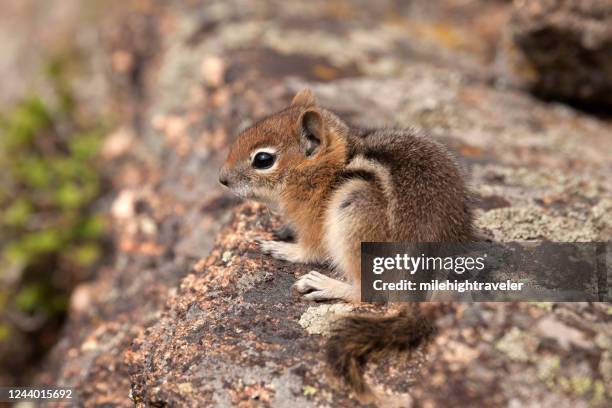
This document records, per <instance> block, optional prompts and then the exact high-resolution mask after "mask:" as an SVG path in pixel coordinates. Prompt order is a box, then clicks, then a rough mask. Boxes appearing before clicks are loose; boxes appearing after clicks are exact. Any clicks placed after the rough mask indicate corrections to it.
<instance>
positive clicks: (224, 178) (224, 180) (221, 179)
mask: <svg viewBox="0 0 612 408" xmlns="http://www.w3.org/2000/svg"><path fill="white" fill-rule="evenodd" d="M219 183H221V184H223V185H224V186H225V187H227V186H228V185H229V180H228V179H227V177H225V176H219Z"/></svg>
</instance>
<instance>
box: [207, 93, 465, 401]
mask: <svg viewBox="0 0 612 408" xmlns="http://www.w3.org/2000/svg"><path fill="white" fill-rule="evenodd" d="M219 180H220V182H221V183H222V184H224V185H225V186H227V187H228V188H230V189H231V190H232V191H233V192H234V193H236V194H237V195H239V196H241V197H243V198H247V199H254V200H258V201H260V202H263V203H265V204H267V205H269V206H271V207H273V208H275V209H277V210H278V211H280V213H281V214H282V215H283V216H284V217H285V218H286V220H287V222H288V225H289V227H290V230H292V231H293V232H294V234H295V242H281V241H262V242H260V245H261V248H262V250H263V251H264V252H266V253H269V254H271V255H272V256H274V257H275V258H279V259H283V260H286V261H289V262H304V263H309V262H329V263H330V264H331V265H332V266H333V267H334V268H335V269H336V270H337V271H339V272H340V273H341V274H342V276H343V277H344V281H340V280H336V279H333V278H331V277H328V276H326V275H323V274H321V273H319V272H316V271H312V272H310V273H308V274H306V275H304V276H302V277H301V278H300V279H298V280H297V282H296V283H295V285H294V287H295V289H296V290H297V291H298V292H300V293H302V294H303V296H304V297H305V298H307V299H309V300H316V301H321V300H329V299H342V300H345V301H349V302H359V300H360V281H361V275H360V273H361V271H360V248H361V247H360V245H361V242H362V241H368V242H466V241H470V240H472V239H473V236H474V234H473V222H472V213H471V209H470V194H469V191H468V189H467V187H466V185H465V183H464V178H463V175H462V172H461V170H460V168H459V166H458V165H457V162H456V160H455V159H454V157H453V156H452V155H451V154H450V153H449V152H448V151H447V150H446V149H445V148H444V147H443V146H442V145H440V144H439V143H437V142H436V141H434V140H432V139H431V138H429V137H428V136H427V135H423V134H421V133H420V132H417V131H415V130H411V129H388V128H382V129H357V128H353V127H351V126H350V125H348V124H347V123H345V122H344V121H343V120H341V119H340V118H339V117H338V116H337V115H335V114H334V113H332V112H331V111H329V110H327V109H324V108H322V107H320V106H318V105H317V103H316V102H315V98H314V95H313V94H312V92H311V91H309V90H307V89H306V90H303V91H301V92H299V93H298V94H297V95H296V96H295V97H294V98H293V101H292V103H291V105H290V106H289V107H288V108H286V109H284V110H282V111H280V112H277V113H275V114H272V115H270V116H268V117H266V118H263V119H261V120H260V121H258V122H257V123H255V124H254V125H253V126H251V127H249V128H248V129H246V130H244V131H243V132H242V133H241V134H240V135H239V137H238V139H237V140H236V142H235V143H234V144H233V146H231V149H230V152H229V155H228V158H227V160H226V162H225V164H224V166H223V167H222V169H221V171H220V175H219ZM287 231H288V230H285V231H284V232H283V235H287ZM415 310H418V309H415V308H410V307H404V308H403V309H402V310H401V311H400V313H399V314H397V315H396V316H394V317H391V318H382V319H380V318H374V317H371V316H349V317H347V318H346V319H344V321H342V322H340V324H339V325H338V327H337V328H336V331H335V333H334V335H333V336H332V337H331V339H330V341H329V343H328V350H327V356H328V360H329V361H330V363H331V366H332V368H333V370H334V372H335V373H336V374H337V375H339V376H341V377H343V378H344V379H345V380H347V381H348V383H349V384H350V385H351V387H352V388H353V390H354V391H356V392H357V394H358V395H359V396H361V397H362V400H364V399H367V395H368V394H370V393H371V392H370V389H369V388H368V386H367V385H366V384H365V382H364V381H363V376H362V372H363V368H364V366H365V363H366V362H367V360H368V358H369V357H371V356H372V355H377V354H380V353H381V352H384V350H404V349H406V348H409V347H413V346H416V344H418V342H419V339H420V338H422V337H423V335H424V334H427V333H428V332H429V331H430V329H428V328H427V325H426V323H425V322H424V320H423V319H422V318H421V317H420V316H419V315H415V313H414V311H415Z"/></svg>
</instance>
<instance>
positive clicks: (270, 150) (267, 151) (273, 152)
mask: <svg viewBox="0 0 612 408" xmlns="http://www.w3.org/2000/svg"><path fill="white" fill-rule="evenodd" d="M261 153H264V154H265V155H267V156H270V157H269V160H271V164H270V166H269V167H265V163H263V164H262V165H263V166H262V167H256V166H255V160H256V158H257V155H259V154H261ZM277 156H278V154H277V153H276V149H274V148H272V147H263V148H261V149H257V150H255V151H254V152H253V153H251V156H250V161H251V167H253V168H254V169H255V170H257V171H259V172H268V171H271V170H272V169H274V168H275V167H276V163H277V162H278V157H277Z"/></svg>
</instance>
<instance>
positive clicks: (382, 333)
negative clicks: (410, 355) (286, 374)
mask: <svg viewBox="0 0 612 408" xmlns="http://www.w3.org/2000/svg"><path fill="white" fill-rule="evenodd" d="M433 331H434V328H433V325H432V324H431V322H430V320H429V319H428V318H426V317H425V316H423V315H422V314H421V313H420V311H419V309H418V307H417V306H416V305H414V304H410V305H405V306H403V307H402V308H401V309H400V312H399V313H398V314H397V315H395V316H390V317H380V316H372V315H355V316H347V317H343V318H341V319H340V320H339V321H338V322H337V325H336V326H335V328H334V330H333V332H332V335H331V337H330V338H329V340H328V342H327V350H326V357H327V363H328V364H329V366H330V368H331V370H332V372H333V374H334V375H336V376H337V377H339V378H341V379H342V380H344V381H345V382H346V383H347V384H348V385H349V386H350V387H351V389H352V390H353V392H355V394H356V395H357V396H358V397H359V398H360V399H362V400H368V399H371V397H372V396H373V393H372V390H371V388H370V387H369V386H368V384H366V382H365V379H364V377H363V375H364V371H365V367H366V365H367V363H368V361H370V360H374V359H378V358H380V357H383V356H385V355H387V354H389V353H392V352H403V351H408V350H412V349H414V348H416V347H418V346H419V345H420V344H421V343H422V342H423V341H424V340H426V339H428V338H429V337H430V336H431V335H432V334H433Z"/></svg>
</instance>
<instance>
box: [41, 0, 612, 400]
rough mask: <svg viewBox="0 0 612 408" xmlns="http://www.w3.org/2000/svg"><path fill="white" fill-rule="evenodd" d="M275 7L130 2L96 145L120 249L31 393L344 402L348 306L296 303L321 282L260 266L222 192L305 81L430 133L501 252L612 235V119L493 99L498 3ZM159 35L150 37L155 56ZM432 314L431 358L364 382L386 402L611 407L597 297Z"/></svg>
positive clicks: (239, 214)
mask: <svg viewBox="0 0 612 408" xmlns="http://www.w3.org/2000/svg"><path fill="white" fill-rule="evenodd" d="M141 3H142V4H147V2H141ZM286 3H287V2H275V1H274V2H255V1H235V0H234V1H220V2H210V3H206V4H205V5H201V4H196V5H190V4H189V2H185V4H181V5H180V6H179V5H173V6H171V7H162V6H160V5H158V4H154V5H150V6H149V7H144V6H142V4H141V5H140V7H141V8H140V9H139V10H140V11H139V12H138V13H140V14H138V13H136V15H132V16H131V18H130V19H129V21H130V22H131V23H129V29H126V30H127V31H125V32H124V31H122V30H121V29H120V28H117V32H118V34H117V36H118V37H121V36H127V37H128V38H130V39H131V40H132V41H131V42H128V43H127V45H126V44H125V43H121V44H118V45H116V46H113V47H111V55H115V57H116V58H117V59H118V61H119V62H121V61H123V60H124V59H125V58H127V57H126V55H128V56H131V57H132V58H134V61H133V62H134V64H135V65H134V66H133V67H132V68H133V70H127V71H126V70H122V67H123V68H125V67H124V65H122V64H121V63H118V65H117V67H115V68H116V71H115V72H114V73H113V75H114V81H115V82H114V83H115V85H117V84H120V85H121V87H123V88H126V89H133V91H132V94H131V95H130V96H129V98H128V102H130V101H131V102H130V106H132V107H133V106H135V105H137V106H138V110H137V111H136V112H133V113H134V126H133V127H132V128H126V130H125V132H124V133H123V134H121V133H116V134H114V137H113V138H109V140H110V141H109V142H108V143H109V147H108V150H106V151H107V152H110V153H109V160H112V163H113V165H115V166H116V169H117V175H116V177H115V180H114V187H115V188H116V190H117V191H118V194H117V195H116V197H114V198H113V204H112V206H111V214H112V218H113V225H114V233H113V234H114V239H115V242H116V243H117V254H116V258H115V260H114V262H113V264H112V265H109V266H108V267H107V268H106V269H105V270H103V271H101V272H100V274H99V278H98V279H97V280H96V281H94V282H91V283H88V284H87V285H83V286H82V287H81V288H79V290H77V292H76V294H75V296H74V299H73V308H72V310H71V318H70V322H69V324H68V326H67V328H66V334H65V336H64V338H63V340H62V341H61V342H60V343H59V344H58V346H57V347H56V349H55V350H54V352H53V353H52V355H51V357H50V359H49V367H48V370H47V371H46V373H45V374H43V375H42V376H41V382H46V383H58V384H60V385H66V386H74V387H76V389H77V390H78V393H79V394H80V395H81V397H82V398H83V401H84V405H86V406H108V405H112V406H132V405H133V404H134V403H135V402H136V403H138V404H140V405H151V406H157V405H166V404H167V405H176V406H180V405H185V404H188V405H194V406H197V405H199V406H208V405H212V406H234V405H241V406H278V407H285V406H313V405H315V406H355V405H356V402H355V400H354V399H353V398H352V396H351V395H349V393H348V392H347V390H346V389H345V388H344V387H343V386H342V385H341V384H337V383H334V382H333V381H332V382H330V381H331V380H330V378H329V377H327V375H326V373H325V370H324V365H323V363H322V360H321V359H322V351H321V345H322V344H323V342H324V336H325V333H326V327H327V325H328V320H329V319H330V317H333V316H335V315H337V314H338V313H341V312H343V311H344V309H343V307H341V306H333V307H331V309H330V306H329V305H315V304H311V303H307V302H304V301H303V300H301V299H299V298H298V297H296V296H294V295H293V294H292V293H291V291H290V286H291V284H292V283H293V282H294V280H295V278H296V276H299V275H300V274H302V273H304V272H306V271H308V270H310V269H312V268H316V269H318V270H322V271H323V270H324V269H325V268H324V267H321V266H305V265H288V264H285V263H283V262H280V261H275V260H273V259H271V258H269V257H266V256H263V255H261V254H260V253H259V252H258V251H257V249H256V247H255V245H254V242H253V239H254V238H256V237H270V236H271V234H272V231H273V229H274V228H275V227H277V226H278V225H279V224H278V220H277V219H275V218H273V217H271V216H270V214H269V213H268V212H267V211H266V210H263V209H262V208H260V207H259V206H257V205H253V204H242V205H241V206H239V207H237V208H235V209H232V208H233V207H234V206H235V204H236V201H235V200H234V199H233V198H231V197H229V196H228V195H226V194H225V193H224V192H223V191H221V190H220V189H219V187H218V186H217V182H216V179H217V177H216V171H217V168H218V166H219V164H220V163H221V161H222V160H223V158H224V148H225V147H226V146H227V145H228V144H229V143H230V142H231V141H232V139H233V137H234V135H235V134H236V133H237V131H238V130H239V129H240V128H242V127H244V126H246V125H248V124H249V123H251V121H252V120H253V119H255V118H257V117H259V116H261V115H264V114H266V113H270V112H272V111H274V110H275V109H278V108H281V107H283V106H284V105H286V104H287V103H288V102H289V101H290V99H291V97H292V95H293V93H294V92H295V91H296V90H298V89H300V88H301V87H303V86H306V85H308V86H309V87H311V88H313V89H314V91H315V93H316V94H317V96H318V98H319V100H320V101H321V103H322V104H323V105H324V106H327V107H329V108H332V109H334V110H336V111H338V112H339V113H340V114H342V115H343V116H345V117H346V118H347V119H349V120H351V121H354V122H356V123H368V124H370V125H371V124H386V125H398V126H417V127H422V128H425V129H428V130H429V132H430V133H431V135H432V137H434V138H437V139H438V140H440V141H442V142H443V143H446V144H447V145H449V146H450V147H451V148H452V149H454V150H455V151H456V152H457V153H458V154H459V155H460V156H461V157H463V158H464V159H465V160H464V164H465V165H466V167H467V169H468V171H469V173H470V174H471V180H472V184H473V188H474V190H475V192H476V193H477V194H478V196H479V197H480V200H479V204H478V206H479V209H478V225H479V227H480V228H481V229H482V230H483V231H484V232H485V233H486V234H488V235H489V236H491V237H493V238H494V239H498V240H521V239H552V240H568V241H574V240H596V239H602V240H607V239H610V237H611V236H612V224H611V220H612V217H610V214H611V212H612V201H611V199H610V197H611V194H610V193H611V191H612V180H610V178H609V174H610V173H611V172H612V163H611V162H610V159H609V158H610V157H612V151H611V147H610V143H609V139H610V136H611V135H612V125H611V124H610V123H609V122H605V121H602V120H598V119H595V118H593V117H590V116H588V115H585V114H584V113H580V112H577V111H574V110H572V109H570V108H568V107H565V106H562V105H557V104H545V103H542V102H540V101H538V100H536V99H534V98H532V97H531V96H529V95H525V94H523V93H521V92H519V91H507V90H498V89H495V88H493V87H491V85H490V81H489V78H490V76H489V74H488V72H487V71H488V68H486V67H487V63H488V62H491V59H492V50H493V49H494V46H495V43H496V39H497V38H498V34H499V33H498V31H496V30H495V29H494V28H491V26H490V24H492V23H491V22H492V21H495V22H500V21H504V19H505V17H506V16H507V14H505V13H504V10H507V7H508V5H507V4H505V2H488V1H486V2H479V1H477V2H473V3H474V4H473V5H472V6H470V7H464V8H461V7H460V6H455V7H457V8H459V9H461V10H462V12H463V13H464V14H462V18H460V19H459V21H461V22H462V23H457V24H456V25H455V26H453V28H452V29H451V28H448V26H447V25H445V24H448V22H449V21H454V20H450V17H448V16H446V15H445V13H449V15H450V14H451V11H452V12H453V13H455V14H453V16H454V17H453V18H456V17H457V14H456V10H451V11H449V9H452V8H453V6H452V5H453V4H455V2H437V1H436V2H433V3H435V5H437V4H438V3H440V5H441V6H440V7H439V8H435V7H433V6H432V7H429V6H427V5H424V2H423V3H422V2H414V3H420V4H423V5H421V6H418V7H417V6H414V5H412V6H404V7H403V8H402V7H399V6H397V5H396V4H395V2H380V5H379V7H374V8H372V7H371V6H370V7H368V4H372V2H365V1H364V2H354V3H350V4H347V3H344V2H327V1H305V2H291V6H288V5H286ZM377 3H378V2H377ZM459 3H462V2H459ZM410 4H413V3H410ZM470 4H471V3H470ZM432 9H435V11H432ZM479 13H482V15H483V16H486V18H485V17H481V18H477V17H475V16H476V15H478V14H479ZM347 15H350V16H351V17H352V18H351V19H347V18H346V16H347ZM389 15H392V16H395V17H393V18H391V17H389ZM398 16H399V17H398ZM414 16H420V17H419V19H417V20H416V21H415V17H414ZM134 21H137V22H138V23H134ZM474 21H477V22H478V24H471V23H473V22H474ZM418 23H420V24H421V25H419V24H418ZM493 25H494V26H495V24H493ZM151 26H154V27H157V28H158V31H155V32H156V34H155V36H157V37H155V36H153V37H154V38H159V40H160V41H159V43H158V44H157V43H155V44H153V45H152V47H151V48H147V47H146V45H147V44H146V43H145V44H143V42H142V39H143V38H150V37H151V35H152V34H151V32H150V31H147V30H150V27H151ZM473 27H478V28H476V29H474V28H473ZM142 30H144V31H142ZM126 32H127V33H129V35H128V34H126ZM373 36H375V38H376V39H377V40H376V42H372V41H370V38H371V37H373ZM424 44H425V45H424ZM120 45H121V46H120ZM149 45H151V44H149ZM157 47H158V48H157ZM117 53H119V54H117ZM117 55H118V56H117ZM124 57H125V58H124ZM122 58H123V59H122ZM128 59H129V58H128ZM140 59H144V61H146V63H145V64H144V65H141V64H143V62H142V61H140ZM139 61H140V62H139ZM407 61H408V62H409V63H407ZM138 66H141V68H139V69H140V70H145V71H144V72H141V71H139V69H136V68H134V67H138ZM481 66H485V69H482V68H480V67H481ZM134 72H136V73H138V72H140V74H138V75H136V77H137V78H140V79H139V80H138V84H136V85H134V84H133V83H132V82H130V78H132V79H133V78H134ZM125 84H131V85H129V86H134V88H129V87H128V86H126V85H125ZM134 101H138V102H139V103H138V104H134ZM111 141H112V142H111ZM122 146H130V148H129V149H126V148H122ZM222 226H224V227H222ZM221 228H222V229H221ZM436 308H437V309H438V315H440V316H441V317H440V318H439V319H438V321H437V326H438V328H439V333H438V336H437V337H436V338H435V339H434V340H433V342H432V343H431V344H430V345H429V346H427V347H426V348H423V349H420V350H418V351H417V352H416V353H414V355H413V356H411V357H410V358H408V356H403V357H400V358H398V359H397V361H383V362H380V363H379V364H376V365H374V364H373V365H371V366H370V367H369V368H368V378H370V380H372V381H374V382H376V383H378V384H380V385H381V386H382V387H383V388H384V389H385V390H386V391H387V392H388V393H389V395H390V396H391V400H394V401H396V402H398V404H400V403H401V402H406V401H408V402H407V403H410V401H412V400H415V401H416V402H417V403H418V404H419V405H422V406H449V405H450V406H457V405H461V406H477V405H486V406H508V405H512V406H523V405H530V404H532V405H538V406H553V405H554V406H570V405H571V406H574V405H576V406H589V405H594V406H605V405H606V404H607V402H609V400H610V398H612V395H610V393H609V390H610V389H612V383H611V381H612V371H611V370H612V360H611V359H612V345H611V344H610V342H609V340H608V339H609V338H610V337H611V336H612V324H611V323H610V321H611V317H610V316H611V313H612V310H611V309H610V307H609V305H602V304H512V303H508V304H475V305H439V306H436ZM374 312H379V313H380V312H384V310H374ZM408 392H409V393H410V394H411V395H410V396H408V395H407V393H408ZM130 396H131V399H130ZM400 405H401V404H400Z"/></svg>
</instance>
